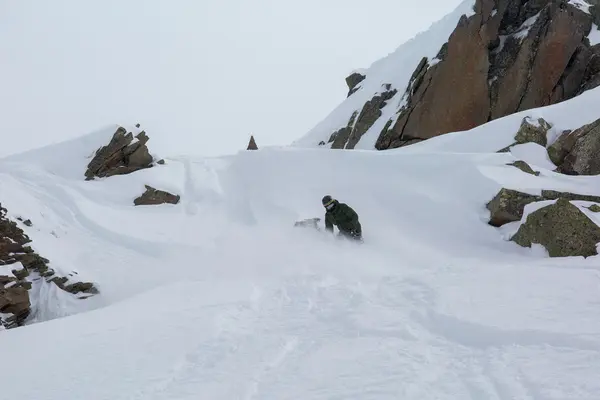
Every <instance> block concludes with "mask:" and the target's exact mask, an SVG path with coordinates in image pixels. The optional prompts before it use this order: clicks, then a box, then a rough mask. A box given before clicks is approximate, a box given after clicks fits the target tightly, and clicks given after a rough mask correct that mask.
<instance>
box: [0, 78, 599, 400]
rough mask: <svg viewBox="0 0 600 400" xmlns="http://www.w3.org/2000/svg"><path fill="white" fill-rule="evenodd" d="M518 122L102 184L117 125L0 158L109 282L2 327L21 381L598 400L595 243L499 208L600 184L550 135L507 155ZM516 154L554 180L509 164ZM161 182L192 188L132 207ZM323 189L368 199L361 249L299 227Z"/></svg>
mask: <svg viewBox="0 0 600 400" xmlns="http://www.w3.org/2000/svg"><path fill="white" fill-rule="evenodd" d="M597 93H599V92H598V89H597V90H594V91H590V92H588V93H586V94H584V96H588V97H590V96H598V94H597ZM582 98H583V97H582ZM578 101H582V100H580V98H577V99H575V100H572V101H571V102H572V103H571V102H567V103H564V104H562V105H554V106H551V107H554V108H561V107H562V108H563V109H564V113H565V115H569V114H573V110H578V109H579V107H580V105H579V104H578V103H577V102H578ZM569 104H572V105H573V106H572V107H573V108H571V109H570V111H571V113H569V112H568V111H569V110H568V109H567V108H568V106H569ZM591 115H592V114H591V112H590V114H589V115H587V116H586V115H585V113H584V114H582V116H581V118H582V119H585V118H586V117H591ZM501 121H502V120H499V121H498V122H496V123H495V124H493V123H492V124H489V125H486V126H482V127H480V128H478V129H479V132H477V133H475V132H463V133H459V134H451V135H446V136H444V137H439V138H434V139H432V140H430V141H426V142H423V143H420V144H418V145H415V146H410V147H406V148H402V149H398V150H394V151H391V152H370V151H355V152H324V151H320V150H319V149H299V148H294V147H290V148H273V149H269V148H263V149H260V150H258V151H246V152H241V153H239V154H237V155H233V156H227V157H217V158H204V159H198V158H192V157H178V158H170V157H168V156H167V157H165V161H166V164H165V165H162V166H156V167H153V168H150V169H145V170H141V171H137V172H134V173H132V174H128V175H121V176H111V177H109V178H102V179H96V180H92V181H85V180H84V175H83V173H84V171H85V165H86V164H87V162H89V160H90V157H91V155H92V154H93V150H94V149H95V148H97V147H98V146H100V145H102V144H104V143H105V142H106V141H107V140H108V138H109V136H110V132H111V130H112V129H113V128H112V127H111V129H108V128H107V130H106V131H99V132H97V133H94V134H92V135H89V136H86V137H83V138H81V139H78V140H73V141H70V142H66V143H61V144H57V145H54V146H52V147H48V148H42V149H38V150H35V151H31V152H28V153H25V154H21V155H17V156H12V157H10V158H8V159H2V160H0V185H2V188H3V189H4V190H3V195H2V204H3V205H4V206H6V208H7V209H8V210H9V212H10V213H11V215H12V216H15V215H26V216H28V217H29V218H31V220H32V221H33V226H32V227H30V228H27V233H28V234H29V235H30V236H31V237H32V239H33V247H34V248H35V249H36V250H37V251H39V252H40V254H44V255H45V256H46V257H48V258H49V259H51V260H52V263H53V265H55V266H57V268H60V267H62V268H65V270H70V269H76V270H78V272H79V274H80V275H81V276H82V277H84V278H85V279H87V280H91V281H93V282H94V283H95V284H96V285H97V287H98V288H99V289H100V294H99V295H97V296H94V297H92V298H90V299H87V300H85V301H81V302H79V303H74V304H70V303H69V304H63V303H60V302H56V300H55V299H54V298H53V297H52V296H47V297H44V298H40V299H39V301H41V302H43V303H39V304H38V306H41V305H42V304H43V305H44V306H45V307H48V308H49V309H54V308H57V307H59V308H60V309H61V315H60V316H63V315H70V316H68V317H66V318H56V316H54V315H52V316H51V317H52V318H53V319H52V320H50V321H45V322H38V323H35V324H31V325H26V326H24V327H20V328H17V329H12V330H7V331H3V332H0V333H1V334H2V336H3V337H2V340H1V341H0V354H2V355H3V357H5V358H6V359H9V360H11V362H10V363H3V365H2V366H1V367H0V375H1V376H3V377H4V379H5V380H6V382H11V383H10V384H8V385H6V387H5V388H4V389H3V391H4V393H6V394H7V396H10V397H14V398H32V399H33V398H35V399H48V400H58V399H64V398H65V396H66V397H68V396H70V395H71V394H72V393H86V396H87V397H88V398H90V399H93V400H94V399H106V398H111V399H115V400H119V399H132V398H139V399H142V398H143V399H198V398H202V399H231V398H245V399H256V398H262V399H282V398H310V399H320V398H323V399H331V398H362V399H382V398H398V397H402V398H406V399H459V398H460V399H481V398H486V399H488V398H489V399H509V398H510V399H512V398H523V399H537V398H546V399H556V400H559V399H561V400H563V399H584V400H585V399H590V400H591V399H594V398H595V397H596V396H597V393H598V391H599V390H600V386H599V385H598V381H597V379H596V375H597V371H598V368H600V362H599V361H597V360H600V357H598V356H599V355H600V354H599V353H600V323H599V322H598V320H597V304H599V303H600V291H598V280H597V277H598V274H599V272H600V270H599V269H598V266H597V262H596V260H597V257H590V258H587V259H583V258H576V257H572V258H568V259H565V258H555V259H549V258H547V256H546V254H545V252H544V251H543V249H542V248H540V247H539V246H538V247H534V248H532V249H527V248H522V247H520V246H518V245H516V244H515V243H513V242H509V241H507V240H506V235H508V234H509V233H510V232H514V231H515V230H516V229H517V228H518V226H517V225H518V224H513V225H510V226H506V227H503V229H496V228H493V227H491V226H490V225H488V224H487V220H488V218H489V212H488V211H487V210H486V209H485V204H486V202H488V201H489V200H490V199H491V198H492V197H493V196H494V194H495V193H496V192H497V191H498V190H499V189H500V188H502V187H507V186H508V187H511V188H513V189H520V190H525V191H535V190H536V189H539V188H542V187H543V188H545V189H555V190H571V191H578V192H590V191H593V190H594V188H596V187H597V185H598V177H567V176H564V175H561V174H557V173H555V172H553V165H552V164H551V163H550V161H548V160H546V159H545V158H543V157H541V152H540V148H539V147H540V146H538V147H536V146H537V145H533V146H528V145H519V146H515V147H513V148H512V150H511V152H506V153H495V152H494V151H495V150H496V149H497V148H498V147H503V146H506V145H508V144H510V141H511V140H512V138H511V136H512V135H514V131H515V130H514V129H513V130H512V132H509V130H508V129H502V125H501V124H503V123H504V124H506V126H511V127H513V128H515V129H516V128H518V122H520V120H519V116H510V117H507V118H506V120H505V121H504V122H501ZM580 122H581V121H580ZM486 127H487V128H486ZM150 135H151V133H150ZM483 135H486V136H487V137H489V138H495V139H494V140H491V141H490V142H487V143H482V142H481V140H480V139H479V138H480V137H481V136H483ZM438 142H439V143H443V145H440V144H438ZM471 142H472V144H471V146H469V143H471ZM151 144H152V141H151V140H150V142H149V146H150V147H152V146H151ZM453 146H454V147H453ZM463 147H464V148H465V151H460V148H463ZM416 149H419V151H415V150H416ZM409 150H410V151H409ZM541 150H543V149H541ZM515 153H520V154H518V157H519V158H521V159H525V160H526V161H527V162H529V163H530V164H531V165H532V167H534V168H535V169H536V170H538V171H540V172H541V175H540V176H532V175H529V174H526V173H523V172H521V171H519V170H518V169H516V168H514V167H511V166H508V165H506V164H507V163H509V162H511V161H514V160H515V159H516V157H515ZM389 171H398V173H397V174H395V176H394V179H393V181H392V182H390V176H389ZM146 184H150V185H153V186H155V187H158V188H162V189H167V190H169V191H172V192H174V193H176V194H179V195H181V202H180V203H179V204H176V205H160V206H147V207H134V206H133V204H132V200H133V199H134V198H135V196H137V195H138V194H139V193H140V192H141V191H142V190H143V187H144V185H146ZM324 194H332V195H333V196H335V197H336V198H338V199H339V200H340V201H344V202H347V203H348V204H349V205H351V206H352V207H353V208H355V209H356V211H357V212H358V213H359V215H360V218H361V222H362V224H363V229H364V235H365V243H364V244H362V245H360V246H357V245H354V244H352V243H346V242H339V241H337V240H336V239H335V238H334V237H331V236H329V235H324V234H323V232H317V231H311V230H303V229H296V228H294V227H293V222H294V221H296V220H299V219H303V218H310V217H314V216H317V217H322V216H323V210H322V206H321V204H320V200H321V197H322V196H323V195H324ZM320 227H321V228H322V221H321V224H320ZM52 232H54V234H52ZM39 338H43V339H44V340H39ZM22 349H27V356H26V357H24V356H22V351H23V350H22ZM54 360H60V362H59V363H57V362H55V361H54ZM23 371H27V374H24V373H23ZM31 376H36V383H35V384H31Z"/></svg>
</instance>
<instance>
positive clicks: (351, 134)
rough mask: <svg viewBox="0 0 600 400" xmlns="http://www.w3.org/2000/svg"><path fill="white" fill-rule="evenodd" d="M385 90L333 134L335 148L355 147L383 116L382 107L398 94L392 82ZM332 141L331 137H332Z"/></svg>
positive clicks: (333, 146)
mask: <svg viewBox="0 0 600 400" xmlns="http://www.w3.org/2000/svg"><path fill="white" fill-rule="evenodd" d="M384 87H385V91H383V92H382V93H379V94H377V95H375V96H373V98H372V99H371V100H369V101H367V102H366V103H365V104H364V106H363V108H362V109H361V111H360V114H357V113H356V112H355V113H354V114H352V117H351V118H350V121H348V125H347V126H346V127H344V128H342V129H340V130H339V131H337V132H335V133H334V134H333V135H332V138H333V139H334V140H333V145H332V146H331V147H332V148H334V149H353V148H354V147H355V146H356V145H357V143H358V142H359V140H360V139H361V137H362V136H363V135H364V134H365V133H366V132H367V131H368V130H369V129H370V128H371V127H372V126H373V124H374V123H375V122H376V121H377V120H378V119H379V117H381V115H382V112H381V109H382V108H384V107H385V106H386V105H387V102H388V101H389V100H390V99H391V98H392V97H394V96H395V95H396V93H397V92H398V91H397V90H396V89H392V87H391V85H390V84H386V85H384ZM334 136H335V137H334ZM330 141H332V140H331V138H330Z"/></svg>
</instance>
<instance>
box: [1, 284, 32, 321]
mask: <svg viewBox="0 0 600 400" xmlns="http://www.w3.org/2000/svg"><path fill="white" fill-rule="evenodd" d="M30 307H31V302H30V300H29V293H28V292H27V289H24V288H22V287H16V286H15V287H9V288H2V289H0V312H1V313H5V314H12V315H13V318H11V319H10V320H9V321H4V320H3V321H2V323H3V325H5V326H6V327H7V328H8V327H13V326H20V325H22V324H23V322H24V321H25V319H26V318H27V317H28V316H29V314H30V312H31V310H30Z"/></svg>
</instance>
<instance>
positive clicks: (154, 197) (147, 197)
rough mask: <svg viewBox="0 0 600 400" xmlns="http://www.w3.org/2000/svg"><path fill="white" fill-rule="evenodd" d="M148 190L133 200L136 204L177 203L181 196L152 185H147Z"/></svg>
mask: <svg viewBox="0 0 600 400" xmlns="http://www.w3.org/2000/svg"><path fill="white" fill-rule="evenodd" d="M145 187H146V191H145V192H144V193H143V194H142V195H141V196H140V197H138V198H136V199H135V200H134V201H133V204H135V205H136V206H148V205H157V204H167V203H168V204H177V203H179V200H180V199H181V196H176V195H174V194H171V193H169V192H165V191H164V190H158V189H155V188H153V187H152V186H148V185H145Z"/></svg>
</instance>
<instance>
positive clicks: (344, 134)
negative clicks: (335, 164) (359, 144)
mask: <svg viewBox="0 0 600 400" xmlns="http://www.w3.org/2000/svg"><path fill="white" fill-rule="evenodd" d="M357 115H358V113H357V112H356V111H355V112H353V113H352V116H351V117H350V119H349V120H348V124H347V125H346V126H345V127H343V128H341V129H339V130H337V131H335V132H333V133H332V134H331V136H330V137H329V143H331V148H332V149H343V148H344V146H345V145H346V143H347V142H348V138H349V137H350V134H351V133H352V128H353V127H354V121H356V116H357Z"/></svg>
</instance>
